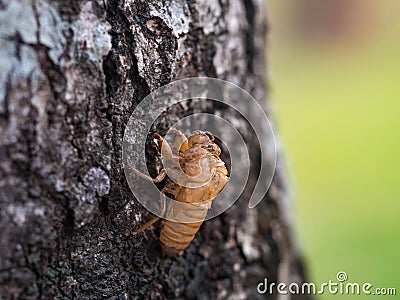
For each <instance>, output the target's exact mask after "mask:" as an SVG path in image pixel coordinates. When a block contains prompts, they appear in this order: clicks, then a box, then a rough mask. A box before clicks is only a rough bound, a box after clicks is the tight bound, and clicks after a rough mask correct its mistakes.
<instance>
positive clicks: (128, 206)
mask: <svg viewBox="0 0 400 300" xmlns="http://www.w3.org/2000/svg"><path fill="white" fill-rule="evenodd" d="M265 12H266V8H265V7H263V3H261V2H260V1H255V0H241V1H240V0H238V1H233V0H230V1H225V0H221V1H184V0H171V1H162V2H161V1H144V0H142V1H139V0H125V1H118V0H108V1H63V0H58V1H50V0H47V1H46V0H31V1H29V0H20V1H17V0H10V1H5V0H2V1H1V0H0V43H1V44H0V57H1V60H0V126H1V127H0V138H1V140H0V144H1V145H0V146H1V148H0V158H1V161H0V172H1V173H0V176H1V177H0V201H1V202H0V232H1V236H0V239H1V240H0V298H1V299H50V298H57V299H70V298H76V299H97V298H107V299H133V298H135V297H137V298H139V299H142V298H146V299H152V298H160V299H164V298H199V299H208V298H210V299H224V298H229V299H245V298H249V299H256V298H264V297H267V298H269V299H277V298H278V297H279V296H278V295H277V294H273V295H260V294H258V293H257V284H258V283H259V282H262V281H264V278H267V279H268V282H286V283H290V282H302V281H303V280H304V274H303V268H302V264H301V260H300V258H299V254H298V251H297V248H296V245H295V242H294V241H293V237H292V234H291V224H290V220H291V218H290V203H289V202H288V200H287V198H288V197H287V192H286V189H285V184H284V179H283V175H284V174H283V172H282V166H281V161H280V160H278V166H277V171H276V174H275V177H274V180H273V183H272V186H271V188H270V190H269V193H268V195H267V196H266V197H265V199H264V200H263V201H262V203H261V204H260V205H259V206H258V207H257V209H252V210H251V209H247V201H246V198H248V196H249V193H250V191H249V189H247V190H246V192H245V193H244V194H243V196H242V199H240V200H239V201H238V202H237V203H236V204H235V205H234V206H233V207H232V208H231V209H229V210H228V211H227V212H225V213H224V214H222V215H220V216H219V217H217V218H214V219H212V220H209V221H206V222H205V223H204V224H203V225H202V227H201V229H200V231H199V233H198V234H197V236H196V238H195V240H194V241H193V242H192V243H191V245H190V246H189V247H188V248H187V249H186V251H185V252H184V253H183V254H182V255H177V256H172V257H162V256H161V254H160V248H159V246H158V241H157V240H158V234H159V226H158V225H156V226H154V227H153V228H152V229H149V230H148V231H147V232H146V233H145V234H143V235H139V236H135V237H133V236H132V231H133V230H134V229H136V228H138V227H139V226H140V225H141V224H143V222H144V221H145V220H146V219H147V218H148V217H150V215H149V214H148V212H147V211H146V210H145V209H144V208H143V207H142V205H141V204H140V203H139V202H138V201H137V199H135V198H134V197H133V196H132V192H131V191H130V189H129V187H128V184H127V182H126V179H125V176H124V172H123V167H122V141H123V134H124V129H125V126H126V123H127V121H128V119H129V116H130V115H131V113H132V111H133V110H134V108H135V107H136V105H137V104H138V103H139V102H140V101H141V100H142V99H143V98H144V97H145V96H146V95H148V94H149V93H150V92H152V91H154V90H155V89H157V88H158V87H160V86H162V85H164V84H167V83H169V82H171V81H174V80H177V79H181V78H187V77H191V76H209V77H216V78H221V79H225V80H228V81H231V82H233V83H235V84H237V85H239V86H241V87H243V88H244V89H246V90H247V91H248V92H250V93H251V94H252V95H253V96H254V97H255V98H256V99H257V100H258V101H259V102H260V103H262V104H263V105H264V104H265V99H266V95H265V84H264V82H265V74H266V70H265V68H264V38H265V33H266V22H265ZM196 111H197V112H199V111H211V112H213V113H216V112H218V113H219V114H220V115H222V116H224V117H226V118H230V119H235V118H237V116H235V115H232V114H231V112H230V111H229V110H228V109H226V108H224V107H220V106H219V105H218V104H216V103H211V104H205V103H202V102H196V101H192V102H188V103H187V105H178V106H174V107H173V108H171V109H170V110H169V111H168V112H167V113H166V114H165V115H164V116H163V118H162V119H161V120H160V121H159V122H158V123H157V124H158V125H157V126H156V127H157V128H154V130H165V129H166V128H168V127H169V126H171V125H172V124H173V123H174V122H175V121H176V120H179V119H180V118H182V117H183V116H185V115H187V114H189V113H193V112H196ZM252 142H254V141H252V140H251V138H250V141H249V145H250V148H251V143H252ZM149 151H150V150H149ZM148 154H149V156H151V155H153V154H154V153H150V152H149V153H148ZM232 159H234V158H232ZM258 159H260V157H258ZM148 160H149V168H150V171H151V172H153V173H154V172H155V170H156V169H157V164H158V161H157V160H155V161H151V159H149V158H148ZM253 181H254V179H253ZM250 187H251V182H250ZM293 298H296V299H297V297H293ZM298 298H299V299H300V298H301V299H308V297H306V296H298Z"/></svg>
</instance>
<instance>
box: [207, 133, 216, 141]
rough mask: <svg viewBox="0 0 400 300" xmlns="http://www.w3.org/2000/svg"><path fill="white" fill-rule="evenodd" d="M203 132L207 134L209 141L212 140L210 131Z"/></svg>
mask: <svg viewBox="0 0 400 300" xmlns="http://www.w3.org/2000/svg"><path fill="white" fill-rule="evenodd" d="M205 134H206V135H207V136H208V138H209V139H210V140H211V141H214V135H213V134H212V133H211V132H209V131H206V132H205Z"/></svg>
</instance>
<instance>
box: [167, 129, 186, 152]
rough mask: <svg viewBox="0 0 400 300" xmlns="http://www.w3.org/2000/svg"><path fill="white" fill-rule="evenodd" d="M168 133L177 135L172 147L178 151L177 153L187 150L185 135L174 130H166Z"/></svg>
mask: <svg viewBox="0 0 400 300" xmlns="http://www.w3.org/2000/svg"><path fill="white" fill-rule="evenodd" d="M168 132H171V133H173V134H175V135H177V137H178V138H177V139H176V140H175V142H174V147H175V148H176V149H177V150H178V151H179V152H185V151H186V150H187V149H188V140H187V137H186V135H185V134H184V133H183V132H182V131H180V130H178V129H175V128H171V129H170V130H168Z"/></svg>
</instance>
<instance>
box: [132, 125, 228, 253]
mask: <svg viewBox="0 0 400 300" xmlns="http://www.w3.org/2000/svg"><path fill="white" fill-rule="evenodd" d="M170 132H172V133H173V134H175V135H176V136H177V138H176V139H175V142H174V143H173V145H172V147H171V146H170V145H169V144H168V142H167V141H166V140H165V139H163V137H161V136H160V135H159V134H157V133H155V134H153V137H154V138H155V139H156V140H157V142H158V147H159V150H160V151H161V153H162V155H163V158H164V159H165V160H166V161H167V163H168V162H177V163H175V164H178V165H179V167H180V169H181V171H182V173H183V174H184V177H186V181H185V182H187V181H189V183H190V182H194V183H200V184H193V185H190V184H183V183H182V181H179V180H178V181H177V182H175V181H172V180H170V181H169V182H168V183H167V184H166V185H165V187H164V188H163V189H162V191H161V195H162V196H161V201H164V202H165V196H163V195H164V194H168V195H171V196H172V199H174V200H175V201H176V202H175V203H178V204H181V203H185V204H190V205H173V204H170V206H169V207H168V209H167V211H166V217H165V219H166V220H164V221H163V223H162V226H161V231H160V238H159V241H160V245H161V249H162V252H163V254H166V255H173V254H178V253H181V252H182V251H183V250H185V249H186V248H187V247H188V246H189V244H190V243H191V241H192V240H193V238H194V237H195V235H196V233H197V231H198V230H199V228H200V226H201V224H202V223H203V221H204V219H205V218H206V215H207V212H208V210H209V209H210V208H211V203H212V200H214V198H215V197H216V196H217V195H218V194H219V193H220V192H221V190H222V189H223V188H224V187H225V185H226V184H227V183H228V181H229V176H228V170H227V168H226V166H225V163H224V162H223V161H222V160H221V158H220V154H221V149H220V147H219V146H218V145H217V144H216V143H215V141H214V135H213V134H211V133H210V132H208V131H195V132H193V134H192V135H191V136H189V137H188V138H187V137H186V136H185V135H184V134H183V133H182V132H181V131H179V130H176V129H171V130H170ZM174 148H175V149H174ZM173 149H174V150H176V151H175V154H174V151H173ZM172 164H173V163H172ZM129 168H130V169H131V170H132V171H133V172H134V173H136V174H137V175H138V176H140V177H142V178H145V179H148V180H152V181H153V182H154V183H160V182H162V181H163V180H164V179H166V177H167V176H168V175H170V176H171V175H172V174H169V172H173V168H171V169H169V168H164V169H162V170H161V171H160V173H159V175H158V176H157V177H156V178H150V177H149V176H147V175H144V174H143V173H141V172H139V171H138V170H136V169H135V168H133V167H129ZM175 169H176V168H175ZM167 170H168V171H167ZM179 182H180V183H179ZM202 182H204V184H201V183H202ZM163 198H164V199H163ZM172 215H173V216H175V217H174V218H173V219H174V220H178V221H171V219H172V218H169V216H172ZM159 219H160V217H154V218H153V219H152V220H150V221H149V222H147V223H146V224H144V225H143V226H141V227H140V228H139V229H137V230H136V231H135V232H134V234H138V233H140V232H142V231H143V230H145V229H146V228H148V227H149V226H150V225H152V224H153V223H155V222H156V221H158V220H159ZM179 220H182V222H179ZM183 220H195V221H193V222H187V221H185V222H183Z"/></svg>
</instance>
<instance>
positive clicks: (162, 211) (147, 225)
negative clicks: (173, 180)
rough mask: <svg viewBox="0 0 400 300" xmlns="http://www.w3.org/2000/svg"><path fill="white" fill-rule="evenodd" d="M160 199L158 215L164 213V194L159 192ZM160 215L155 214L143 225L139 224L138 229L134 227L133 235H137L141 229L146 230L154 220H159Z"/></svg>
mask: <svg viewBox="0 0 400 300" xmlns="http://www.w3.org/2000/svg"><path fill="white" fill-rule="evenodd" d="M160 201H161V207H160V213H159V215H160V216H164V214H165V202H166V201H165V195H164V194H163V193H162V192H161V193H160ZM160 219H161V217H159V216H155V217H153V218H152V219H151V220H150V221H148V222H146V223H145V224H144V225H142V226H140V227H139V228H138V229H136V230H135V231H134V232H133V235H137V234H139V233H141V232H142V231H144V230H146V229H147V228H149V227H150V226H151V225H153V224H154V223H155V222H157V221H158V220H160Z"/></svg>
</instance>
